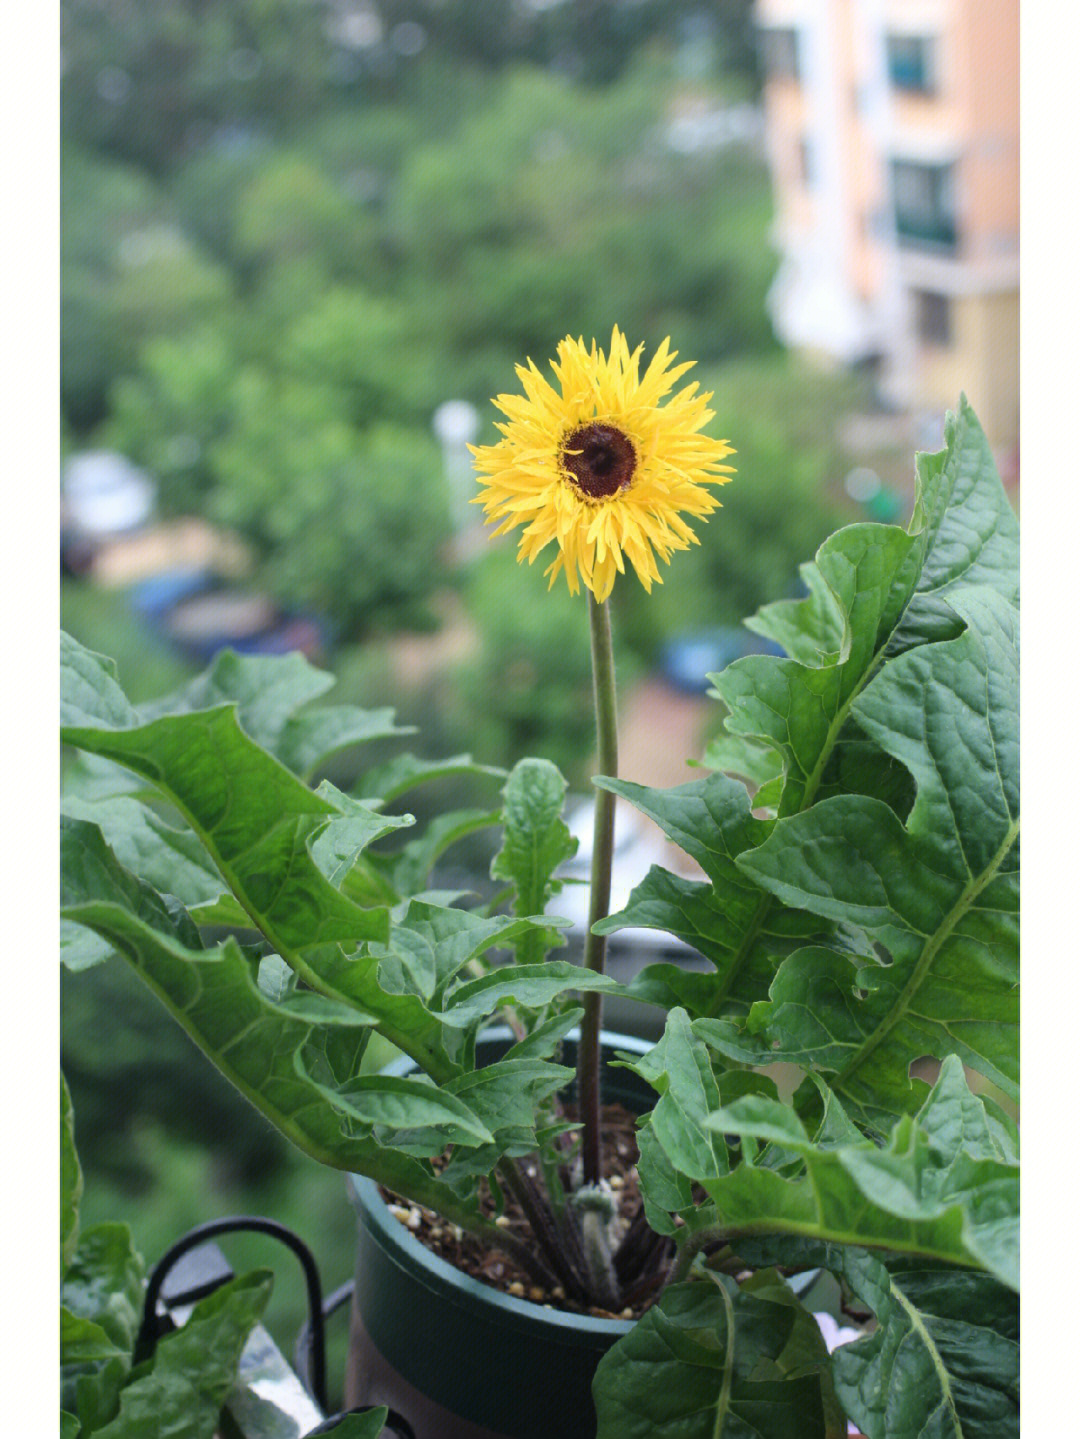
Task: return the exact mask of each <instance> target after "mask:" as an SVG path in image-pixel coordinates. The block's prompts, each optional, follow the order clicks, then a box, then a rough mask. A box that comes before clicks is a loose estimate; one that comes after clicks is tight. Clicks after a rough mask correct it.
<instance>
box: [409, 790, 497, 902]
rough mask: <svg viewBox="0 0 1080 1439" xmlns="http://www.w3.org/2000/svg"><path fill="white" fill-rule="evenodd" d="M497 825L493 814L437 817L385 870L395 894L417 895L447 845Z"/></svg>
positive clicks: (461, 812) (481, 812)
mask: <svg viewBox="0 0 1080 1439" xmlns="http://www.w3.org/2000/svg"><path fill="white" fill-rule="evenodd" d="M498 823H499V816H498V812H497V811H495V810H486V809H460V810H451V811H450V812H449V813H448V814H440V815H437V816H436V817H435V818H434V819H433V820H432V821H431V822H430V824H429V825H428V826H427V828H426V829H425V830H424V833H423V834H422V835H419V836H418V837H417V838H416V839H414V840H410V841H409V843H408V844H407V845H406V846H405V847H404V849H403V850H402V851H401V853H400V854H399V855H395V856H394V857H393V858H392V859H391V860H390V862H389V863H388V864H387V865H386V866H385V868H386V870H387V871H388V875H389V879H390V882H391V884H392V885H393V887H394V889H395V891H396V892H397V893H398V894H399V895H401V896H402V897H403V898H404V897H407V896H408V895H412V894H417V893H418V892H419V891H420V890H422V889H423V888H424V887H425V886H426V885H427V883H428V879H429V878H430V876H431V871H432V869H433V868H434V867H435V864H436V863H437V862H438V860H439V859H440V858H441V856H442V855H443V854H445V853H446V851H447V850H448V849H449V848H450V846H451V845H453V844H457V842H458V840H460V839H464V838H465V837H466V836H467V835H470V834H475V833H476V832H477V830H481V829H490V828H491V827H492V826H493V825H496V824H498Z"/></svg>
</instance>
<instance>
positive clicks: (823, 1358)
mask: <svg viewBox="0 0 1080 1439" xmlns="http://www.w3.org/2000/svg"><path fill="white" fill-rule="evenodd" d="M739 1288H740V1290H741V1292H742V1293H744V1294H755V1295H757V1297H758V1298H759V1299H768V1300H769V1301H770V1302H771V1303H773V1304H785V1305H787V1307H788V1308H789V1309H790V1310H791V1311H792V1315H793V1322H792V1327H791V1334H790V1336H789V1338H788V1342H787V1343H786V1344H785V1345H784V1348H783V1349H782V1350H781V1351H780V1353H779V1354H778V1355H777V1357H776V1359H775V1361H773V1362H774V1363H775V1365H776V1367H777V1369H778V1370H779V1371H780V1374H781V1375H782V1376H783V1377H784V1378H785V1379H786V1378H792V1379H798V1378H802V1377H803V1376H804V1375H807V1374H812V1375H815V1376H816V1377H817V1379H818V1381H819V1383H820V1385H821V1405H822V1410H823V1411H824V1418H825V1432H826V1434H827V1435H829V1436H830V1439H844V1436H845V1435H846V1434H847V1423H846V1420H845V1416H844V1411H843V1409H842V1408H841V1407H840V1401H839V1400H838V1399H837V1397H836V1390H835V1389H834V1388H833V1384H832V1374H831V1364H830V1360H829V1351H828V1347H827V1346H826V1344H825V1340H824V1337H823V1335H822V1333H821V1329H820V1327H819V1325H818V1322H817V1320H816V1319H815V1318H814V1316H813V1314H811V1313H809V1312H808V1311H807V1310H806V1309H804V1308H803V1306H802V1303H801V1302H800V1301H799V1299H798V1298H797V1296H796V1294H795V1291H794V1290H793V1289H792V1288H791V1286H790V1285H789V1284H786V1283H785V1282H784V1280H783V1279H781V1277H780V1275H779V1274H778V1273H777V1271H776V1270H775V1269H759V1270H757V1272H756V1273H754V1274H752V1275H751V1276H750V1277H749V1279H745V1280H743V1282H742V1283H741V1284H740V1286H739Z"/></svg>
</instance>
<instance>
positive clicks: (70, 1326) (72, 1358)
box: [60, 1305, 129, 1366]
mask: <svg viewBox="0 0 1080 1439" xmlns="http://www.w3.org/2000/svg"><path fill="white" fill-rule="evenodd" d="M128 1357H129V1350H127V1349H126V1348H123V1347H122V1346H121V1345H119V1344H117V1343H116V1341H115V1340H114V1339H112V1338H110V1336H109V1334H108V1332H107V1331H106V1330H105V1328H104V1327H103V1326H102V1325H101V1324H95V1323H94V1321H93V1320H92V1319H87V1318H85V1317H84V1316H83V1315H81V1314H73V1313H72V1312H71V1310H70V1309H68V1308H66V1307H65V1306H64V1305H61V1306H60V1363H61V1366H63V1365H70V1364H94V1363H97V1362H98V1361H100V1360H105V1359H127V1358H128Z"/></svg>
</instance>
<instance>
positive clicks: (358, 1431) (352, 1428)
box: [319, 1405, 388, 1439]
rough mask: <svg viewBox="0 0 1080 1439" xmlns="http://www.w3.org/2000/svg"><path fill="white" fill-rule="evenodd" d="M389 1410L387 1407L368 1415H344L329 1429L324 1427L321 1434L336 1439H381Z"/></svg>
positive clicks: (370, 1410)
mask: <svg viewBox="0 0 1080 1439" xmlns="http://www.w3.org/2000/svg"><path fill="white" fill-rule="evenodd" d="M387 1413H388V1410H387V1409H386V1406H385V1405H382V1406H380V1407H379V1408H378V1409H369V1410H368V1412H367V1413H366V1414H343V1415H342V1416H341V1418H340V1419H338V1420H337V1421H336V1422H335V1423H333V1424H331V1425H330V1426H329V1428H327V1427H325V1425H324V1426H322V1427H320V1429H319V1433H320V1434H333V1435H334V1436H335V1439H380V1435H381V1434H382V1432H383V1429H384V1428H385V1427H386V1416H387Z"/></svg>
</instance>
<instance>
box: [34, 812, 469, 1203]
mask: <svg viewBox="0 0 1080 1439" xmlns="http://www.w3.org/2000/svg"><path fill="white" fill-rule="evenodd" d="M61 859H62V873H63V876H64V886H65V901H66V904H67V905H68V909H67V913H68V914H69V915H72V916H75V917H77V918H78V920H79V922H80V923H82V924H86V925H90V926H92V927H93V928H94V929H95V930H97V931H98V932H100V933H104V934H105V935H106V936H107V938H108V939H109V940H110V942H111V943H113V944H114V945H115V946H116V947H117V949H118V950H119V951H120V952H121V953H122V954H123V955H124V958H125V959H127V961H128V962H129V963H130V964H131V965H132V967H133V968H134V969H136V970H137V971H138V972H139V973H140V974H141V975H142V977H143V979H145V980H146V982H147V983H148V984H149V985H150V987H151V988H152V989H153V990H154V991H155V993H156V994H157V995H158V997H159V998H160V999H161V1000H162V1001H163V1002H164V1004H165V1005H166V1007H167V1008H168V1009H169V1011H170V1012H171V1013H172V1014H173V1016H174V1018H175V1019H177V1021H178V1022H179V1023H180V1024H181V1026H182V1027H183V1028H184V1029H185V1031H186V1032H187V1033H188V1034H189V1035H190V1036H191V1038H192V1039H193V1040H194V1041H195V1042H196V1044H198V1045H199V1047H200V1048H201V1049H202V1050H203V1052H204V1053H205V1054H206V1055H207V1056H208V1057H209V1058H210V1059H211V1060H212V1062H213V1063H214V1064H215V1065H216V1066H217V1068H218V1069H219V1070H221V1072H222V1073H223V1074H224V1075H225V1077H226V1078H227V1079H229V1080H230V1081H231V1082H232V1083H233V1084H234V1085H235V1086H236V1087H237V1088H238V1089H239V1090H240V1092H241V1093H242V1094H244V1095H245V1096H246V1097H247V1098H248V1099H249V1100H250V1101H251V1103H252V1104H254V1105H255V1107H256V1108H257V1109H258V1110H259V1111H260V1112H261V1113H262V1114H263V1115H265V1117H266V1118H267V1119H269V1120H270V1122H271V1123H272V1124H274V1125H275V1126H276V1127H277V1128H278V1129H280V1130H281V1131H282V1133H283V1134H285V1135H286V1137H287V1138H289V1139H290V1140H291V1141H292V1142H293V1143H294V1144H296V1145H297V1147H298V1148H300V1149H302V1150H303V1151H304V1152H305V1153H307V1154H310V1155H312V1156H313V1157H314V1158H316V1159H318V1160H319V1161H320V1162H322V1163H324V1164H329V1165H332V1166H334V1167H336V1168H339V1169H346V1170H352V1171H355V1172H357V1173H360V1174H373V1175H374V1176H375V1177H377V1178H378V1179H379V1180H380V1181H381V1182H383V1183H386V1184H387V1185H389V1186H390V1187H392V1188H394V1189H396V1190H397V1191H398V1192H404V1193H408V1194H410V1195H413V1196H414V1197H417V1198H418V1199H419V1200H420V1202H423V1203H426V1204H429V1205H431V1206H432V1207H435V1208H439V1207H440V1205H442V1206H443V1207H444V1212H445V1205H446V1204H447V1203H448V1204H450V1205H452V1206H453V1207H458V1206H457V1202H456V1200H455V1197H454V1196H453V1194H452V1193H451V1192H450V1191H449V1190H446V1189H445V1186H442V1185H440V1184H439V1182H438V1181H437V1179H436V1178H435V1177H434V1176H433V1175H432V1174H431V1173H430V1172H429V1171H427V1170H425V1169H422V1168H421V1167H420V1166H418V1165H416V1164H414V1163H413V1162H412V1161H411V1160H408V1159H407V1158H406V1157H405V1156H404V1155H399V1154H395V1153H394V1152H393V1151H392V1150H388V1149H384V1148H383V1147H381V1146H380V1145H378V1144H377V1143H375V1142H374V1141H373V1140H371V1139H368V1138H364V1137H358V1136H356V1135H355V1134H353V1135H350V1134H346V1133H345V1132H343V1129H342V1118H341V1112H340V1110H338V1109H335V1108H334V1106H332V1105H331V1104H330V1103H329V1101H328V1100H327V1099H326V1097H325V1095H323V1094H322V1093H320V1091H319V1090H318V1089H317V1088H316V1086H315V1084H314V1083H313V1082H312V1081H311V1080H305V1079H304V1078H303V1077H302V1076H301V1075H300V1074H299V1073H298V1072H297V1069H296V1064H295V1056H296V1054H297V1052H298V1051H299V1050H300V1049H301V1048H302V1047H305V1046H306V1049H305V1053H306V1054H307V1055H308V1069H309V1071H310V1070H311V1068H312V1066H311V1062H310V1051H311V1045H312V1043H313V1042H314V1040H315V1039H316V1038H318V1037H320V1035H321V1038H322V1040H323V1042H324V1043H325V1044H326V1045H328V1046H329V1045H331V1044H332V1045H333V1046H334V1053H333V1054H332V1055H330V1054H329V1052H328V1058H327V1065H328V1067H327V1070H326V1072H325V1073H319V1074H318V1075H317V1078H318V1080H319V1082H320V1083H322V1084H328V1083H331V1082H332V1083H341V1082H343V1081H344V1080H345V1079H347V1078H348V1077H350V1076H351V1075H352V1074H354V1073H355V1072H356V1071H357V1070H358V1068H359V1061H360V1057H361V1055H362V1054H363V1049H364V1045H365V1044H366V1026H368V1025H370V1023H371V1022H372V1018H371V1016H370V1015H368V1014H367V1012H366V1011H365V1010H364V1007H363V1003H362V1002H359V1001H357V999H356V996H355V995H353V994H351V993H349V992H347V991H345V990H344V989H342V990H340V991H338V997H339V998H340V999H341V1000H342V1001H343V1002H344V1003H346V1004H350V1003H351V1004H353V1005H354V1006H355V1007H356V1013H355V1023H354V1024H353V1026H352V1027H351V1028H350V1027H349V1026H347V1025H346V1026H341V1025H335V1026H331V1027H328V1028H326V1027H324V1028H322V1029H321V1030H313V1028H312V1021H311V1019H310V1018H309V1017H307V1016H306V1015H304V1014H303V1013H301V1012H291V1011H290V1008H289V1007H288V1005H286V1004H275V1003H273V1002H272V1001H271V1000H270V999H269V998H268V996H267V995H266V994H265V993H263V992H262V991H261V990H260V988H259V986H258V983H257V982H256V980H255V978H254V977H253V973H252V968H251V966H250V965H249V963H248V961H247V959H246V958H245V956H244V955H243V953H242V952H241V950H240V948H239V946H238V945H237V944H236V943H235V941H234V940H231V939H229V940H226V941H225V943H224V944H221V945H219V946H217V947H216V948H214V949H211V950H207V949H204V948H202V945H201V940H200V939H199V936H198V932H197V931H196V930H195V927H194V926H193V925H192V924H191V922H190V919H189V918H188V916H186V915H185V914H183V913H182V912H180V913H176V914H174V913H170V912H169V910H168V909H166V907H165V906H164V904H163V903H162V901H161V900H160V898H159V897H158V896H157V895H156V894H155V893H154V892H153V891H152V890H150V888H149V886H147V885H142V884H140V883H139V881H137V880H135V878H134V877H133V876H132V875H130V874H128V873H127V872H126V871H124V870H123V868H122V866H120V865H119V864H118V863H117V862H116V859H115V856H113V855H112V854H111V852H110V851H109V850H108V847H107V846H106V845H105V843H104V841H103V840H102V838H101V834H100V832H99V831H98V830H96V829H94V827H93V826H91V825H85V824H83V823H82V822H81V821H76V820H67V821H64V828H63V838H62V853H61ZM333 952H334V954H335V955H336V956H337V960H338V963H339V964H340V966H341V968H342V969H343V970H346V971H347V970H348V969H349V967H350V966H352V967H354V968H355V967H356V966H355V965H354V962H353V961H351V960H347V959H346V958H345V957H344V956H343V955H342V954H341V952H340V950H338V949H337V948H336V947H334V950H333ZM359 967H360V968H363V965H360V966H359ZM371 967H372V968H373V967H374V961H372V962H371ZM332 979H333V975H331V980H332ZM329 987H330V988H333V985H332V983H331V984H330V985H329ZM369 992H370V994H371V996H372V998H374V999H375V1000H376V1001H378V1000H379V999H380V998H385V997H384V996H381V992H380V991H379V989H378V986H377V985H375V984H374V983H372V985H371V987H370V991H369ZM403 998H411V997H403ZM413 1002H414V1003H416V1004H418V1002H417V1001H413ZM387 1007H388V1009H389V1010H390V1011H391V1012H394V1006H393V1004H392V1003H388V1005H387ZM419 1019H420V1023H421V1025H426V1026H427V1028H426V1029H425V1030H424V1033H423V1035H422V1036H421V1038H425V1039H426V1038H427V1037H428V1036H429V1035H430V1036H431V1037H432V1040H433V1042H434V1041H435V1040H437V1037H438V1021H437V1020H435V1019H433V1018H432V1017H431V1016H430V1015H429V1014H428V1012H427V1011H426V1010H424V1008H423V1006H419ZM406 1042H408V1041H406ZM417 1047H421V1046H420V1043H419V1041H418V1046H417ZM444 1062H445V1063H446V1064H447V1065H448V1061H445V1058H444ZM451 1072H452V1071H451ZM425 1195H426V1196H427V1197H426V1198H425V1197H423V1196H425Z"/></svg>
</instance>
